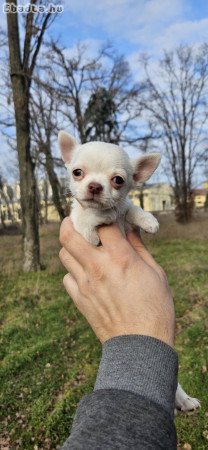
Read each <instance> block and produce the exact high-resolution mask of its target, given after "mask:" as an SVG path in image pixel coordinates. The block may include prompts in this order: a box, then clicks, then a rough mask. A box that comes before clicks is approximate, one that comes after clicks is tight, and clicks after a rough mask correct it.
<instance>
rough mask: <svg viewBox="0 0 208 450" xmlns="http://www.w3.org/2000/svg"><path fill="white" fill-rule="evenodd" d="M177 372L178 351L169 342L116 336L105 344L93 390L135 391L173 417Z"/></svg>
mask: <svg viewBox="0 0 208 450" xmlns="http://www.w3.org/2000/svg"><path fill="white" fill-rule="evenodd" d="M177 373H178V357H177V353H176V352H175V351H174V350H173V349H172V348H171V347H170V346H169V345H167V344H165V343H164V342H162V341H159V340H158V339H155V338H152V337H149V336H142V335H127V336H117V337H115V338H112V339H109V340H108V341H106V342H105V343H104V344H103V349H102V358H101V362H100V366H99V370H98V374H97V380H96V383H95V387H94V390H95V391H97V390H100V389H120V390H125V391H130V392H134V393H135V394H139V395H142V396H143V397H145V398H147V399H149V400H151V401H154V402H155V403H157V404H159V405H160V406H162V407H163V408H164V409H165V410H166V411H167V412H168V413H169V414H171V416H173V412H174V401H175V392H176V388H177Z"/></svg>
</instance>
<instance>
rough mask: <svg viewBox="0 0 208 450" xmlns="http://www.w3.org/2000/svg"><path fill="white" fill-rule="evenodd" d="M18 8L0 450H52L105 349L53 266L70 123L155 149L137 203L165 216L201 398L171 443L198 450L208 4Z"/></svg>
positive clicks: (4, 245)
mask: <svg viewBox="0 0 208 450" xmlns="http://www.w3.org/2000/svg"><path fill="white" fill-rule="evenodd" d="M11 4H12V5H11ZM25 5H28V2H26V1H22V2H20V1H19V2H17V1H8V2H7V6H5V4H3V5H2V11H1V13H0V14H1V28H0V52H1V59H0V71H1V78H0V133H1V148H0V161H1V166H0V252H1V258H0V302H1V303H0V323H1V338H0V339H1V366H0V376H1V388H0V389H1V400H0V404H1V431H0V436H1V437H0V447H1V449H2V450H13V449H15V450H16V449H20V450H32V449H34V450H41V449H43V450H47V449H49V450H52V449H58V448H60V446H61V444H62V443H63V442H64V440H65V439H66V438H67V436H68V434H69V431H70V426H71V423H72V420H73V416H74V413H75V410H76V407H77V404H78V402H79V400H80V398H81V397H82V396H83V395H84V394H86V393H88V392H91V390H92V389H93V384H94V381H95V376H96V370H97V367H98V363H99V358H100V353H101V348H100V344H99V343H98V342H97V340H96V338H95V336H94V335H93V333H92V332H91V330H90V329H89V326H88V324H87V323H86V321H85V320H84V319H83V318H82V317H81V316H80V314H79V313H78V311H77V310H76V309H75V307H74V305H73V303H72V301H71V300H70V298H68V296H67V294H66V293H65V291H64V289H63V286H62V279H63V275H64V270H63V268H62V267H61V264H60V262H59V259H58V252H59V248H60V245H59V241H58V235H59V226H60V222H61V220H62V219H63V218H64V217H65V216H66V215H68V214H69V211H70V192H69V189H68V182H67V177H66V172H65V168H64V166H63V162H62V161H61V158H60V154H59V150H58V146H57V134H58V131H59V130H60V129H66V130H67V131H69V132H71V133H72V134H73V135H75V136H76V138H77V140H79V141H80V142H82V143H83V142H88V141H90V140H105V141H108V142H113V143H116V144H119V145H121V146H122V147H123V148H125V149H126V151H127V152H128V153H129V155H130V156H131V157H136V156H137V155H138V154H143V153H146V152H151V151H160V153H161V155H162V163H161V165H160V167H159V169H158V170H157V172H156V173H155V175H154V176H153V177H152V178H151V180H150V183H149V184H148V183H147V184H145V185H144V186H141V188H140V189H139V190H135V191H133V192H131V193H130V197H131V199H132V201H133V202H134V203H135V204H140V205H141V206H142V207H144V209H145V210H151V211H153V212H154V213H155V215H156V216H157V217H158V220H159V222H160V231H159V233H158V234H157V235H156V236H148V235H146V234H143V239H144V241H145V243H146V245H147V247H148V248H149V250H150V251H151V252H152V254H153V255H154V257H155V258H156V260H157V261H158V262H159V263H160V264H161V265H162V267H163V268H164V269H165V271H166V272H167V275H168V279H169V283H170V286H171V289H172V291H173V295H174V302H175V307H176V349H177V351H178V353H179V364H180V366H179V380H180V382H181V384H182V385H183V387H184V389H185V390H186V391H187V392H188V393H189V394H190V395H192V396H195V397H197V398H199V399H200V400H201V404H202V407H201V409H200V410H198V411H196V412H194V413H191V414H189V415H186V416H184V415H181V414H179V415H178V416H177V418H176V427H177V432H178V449H186V450H191V449H195V450H205V449H206V448H207V446H208V400H207V392H208V382H207V354H208V351H207V350H208V335H207V329H208V319H207V311H208V308H207V303H208V302H207V297H208V281H207V279H208V278H207V275H208V256H207V247H208V246H207V244H208V166H207V164H208V151H207V149H208V145H207V144H208V112H207V111H208V108H207V106H208V104H207V103H208V6H207V5H206V4H205V2H202V1H198V2H197V4H196V2H194V1H185V0H173V1H170V0H160V1H159V0H155V1H153V0H149V1H146V0H139V1H136V0H133V1H130V0H116V1H115V2H110V1H108V0H104V1H103V2H101V3H99V4H98V3H97V2H95V1H94V0H88V1H85V2H83V1H82V0H77V1H75V0H72V1H67V0H66V1H65V2H61V1H60V2H57V1H54V3H53V6H51V3H49V2H47V1H39V0H36V1H33V2H31V5H33V6H31V7H30V9H29V8H28V9H27V10H23V9H24V8H23V7H24V6H25ZM9 7H10V8H13V10H11V12H9V13H8V12H7V13H6V12H5V11H6V10H7V11H8V8H9ZM17 7H19V9H18V10H17ZM6 8H7V9H6ZM15 8H16V9H15ZM41 8H42V9H41ZM44 8H45V9H44Z"/></svg>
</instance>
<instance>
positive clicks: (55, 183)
mask: <svg viewBox="0 0 208 450" xmlns="http://www.w3.org/2000/svg"><path fill="white" fill-rule="evenodd" d="M44 151H45V156H46V171H47V175H48V178H49V182H50V185H51V189H52V193H53V202H54V205H55V207H56V209H57V211H58V214H59V217H60V220H63V219H64V217H66V216H67V215H68V214H67V202H66V200H65V199H64V201H63V203H64V204H62V202H61V199H60V191H61V189H60V183H59V180H58V177H57V175H56V172H55V170H54V167H53V157H52V155H51V151H50V146H49V144H48V145H46V146H45V149H44Z"/></svg>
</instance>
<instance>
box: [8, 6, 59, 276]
mask: <svg viewBox="0 0 208 450" xmlns="http://www.w3.org/2000/svg"><path fill="white" fill-rule="evenodd" d="M7 3H8V4H9V5H10V7H11V8H12V7H13V5H15V7H17V0H8V2H7ZM32 4H33V5H36V6H38V5H39V4H42V2H41V1H38V0H33V1H31V5H32ZM54 17H55V15H54V14H52V15H51V13H50V12H47V13H41V14H40V13H38V12H34V11H32V10H30V11H29V12H28V13H26V14H25V16H24V19H25V22H24V31H25V35H24V39H23V43H22V45H21V44H20V32H19V25H20V24H19V20H18V14H17V13H16V14H14V13H12V12H9V13H7V29H8V42H9V57H10V77H11V84H12V93H13V102H14V110H15V123H16V138H17V151H18V160H19V172H20V191H21V209H22V232H23V270H24V271H25V272H29V271H31V270H37V269H38V268H39V267H40V253H39V232H38V211H37V201H36V191H37V189H36V180H35V174H34V169H35V167H34V162H33V160H32V155H31V142H30V111H29V100H30V89H31V82H32V76H33V72H34V68H35V66H36V62H37V57H38V54H39V51H40V48H41V44H42V42H43V37H44V34H45V32H46V29H47V28H48V27H49V26H50V24H51V22H52V21H53V19H54Z"/></svg>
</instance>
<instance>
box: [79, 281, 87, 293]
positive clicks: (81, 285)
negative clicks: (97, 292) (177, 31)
mask: <svg viewBox="0 0 208 450" xmlns="http://www.w3.org/2000/svg"><path fill="white" fill-rule="evenodd" d="M88 289H89V283H88V280H87V277H83V278H81V279H80V280H79V291H80V293H81V294H82V295H83V294H86V293H87V292H88Z"/></svg>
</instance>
